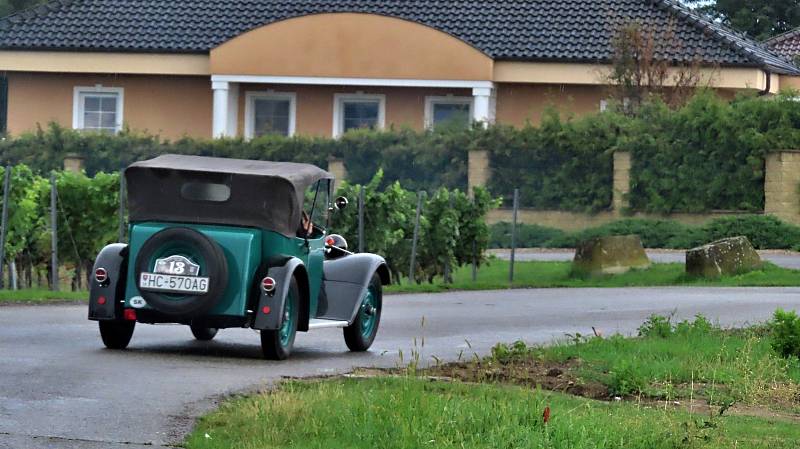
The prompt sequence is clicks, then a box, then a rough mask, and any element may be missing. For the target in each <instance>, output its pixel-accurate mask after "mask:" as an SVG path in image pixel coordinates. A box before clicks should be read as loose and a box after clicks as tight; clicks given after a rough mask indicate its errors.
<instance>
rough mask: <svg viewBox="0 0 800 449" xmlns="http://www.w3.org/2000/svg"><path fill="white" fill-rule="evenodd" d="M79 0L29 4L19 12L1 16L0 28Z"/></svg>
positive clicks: (49, 0) (53, 0) (56, 0)
mask: <svg viewBox="0 0 800 449" xmlns="http://www.w3.org/2000/svg"><path fill="white" fill-rule="evenodd" d="M77 1H80V0H47V1H46V2H44V3H39V4H38V5H33V6H29V7H27V8H25V9H21V10H19V11H17V12H14V13H11V14H9V15H7V16H5V17H0V29H2V28H5V27H6V26H8V25H9V24H15V23H19V22H20V21H24V20H27V19H30V18H32V17H39V16H42V15H44V14H45V13H48V12H50V11H54V10H56V9H58V8H61V7H63V6H68V5H70V4H72V3H75V2H77ZM18 19H21V20H18Z"/></svg>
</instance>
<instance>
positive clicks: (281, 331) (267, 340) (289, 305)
mask: <svg viewBox="0 0 800 449" xmlns="http://www.w3.org/2000/svg"><path fill="white" fill-rule="evenodd" d="M281 313H282V314H283V319H282V320H281V326H280V328H278V329H276V330H263V331H261V351H262V352H263V354H264V358H266V359H269V360H285V359H286V358H288V357H289V354H291V353H292V347H293V346H294V339H295V337H296V336H297V324H298V321H299V319H300V288H299V287H298V286H297V280H296V279H295V278H294V277H292V282H291V284H290V285H289V292H288V293H287V294H286V301H285V302H284V305H283V310H282V311H281Z"/></svg>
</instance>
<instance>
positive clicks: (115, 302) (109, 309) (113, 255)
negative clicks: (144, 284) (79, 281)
mask: <svg viewBox="0 0 800 449" xmlns="http://www.w3.org/2000/svg"><path fill="white" fill-rule="evenodd" d="M98 268H105V269H106V271H107V272H108V280H107V281H106V282H104V283H102V284H101V283H99V282H97V281H96V280H95V279H94V273H95V271H97V269H98ZM127 274H128V245H125V244H123V243H114V244H111V245H108V246H106V247H105V248H103V249H102V250H101V251H100V254H98V255H97V259H95V262H94V267H93V268H92V273H91V274H90V277H91V280H90V287H89V319H90V320H93V321H108V320H115V319H121V318H122V302H123V301H125V281H126V279H127ZM101 297H102V298H105V302H104V304H100V298H101Z"/></svg>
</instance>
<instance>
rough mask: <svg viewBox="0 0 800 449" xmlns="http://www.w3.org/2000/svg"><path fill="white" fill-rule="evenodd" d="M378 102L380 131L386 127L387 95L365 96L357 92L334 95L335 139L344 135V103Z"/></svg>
mask: <svg viewBox="0 0 800 449" xmlns="http://www.w3.org/2000/svg"><path fill="white" fill-rule="evenodd" d="M376 101H377V102H378V129H383V128H384V127H386V95H383V94H365V93H361V92H357V93H354V94H334V95H333V137H339V136H341V135H342V134H344V110H343V109H344V103H345V102H348V103H359V102H360V103H374V102H376Z"/></svg>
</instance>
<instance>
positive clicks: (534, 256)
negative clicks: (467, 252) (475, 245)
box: [491, 249, 800, 270]
mask: <svg viewBox="0 0 800 449" xmlns="http://www.w3.org/2000/svg"><path fill="white" fill-rule="evenodd" d="M491 253H492V254H494V255H496V256H497V257H498V258H500V259H506V260H507V259H509V258H510V254H511V251H510V250H507V249H506V250H492V251H491ZM759 254H760V255H761V259H763V260H767V261H770V262H772V263H774V264H775V265H777V266H779V267H784V268H791V269H795V270H800V253H784V252H774V251H759ZM573 257H575V250H546V251H542V250H537V249H520V250H519V251H518V252H517V254H516V255H515V256H514V259H515V260H538V261H545V262H563V261H571V260H572V259H573ZM647 257H649V258H650V261H651V262H654V263H685V262H686V252H685V251H647Z"/></svg>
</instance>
